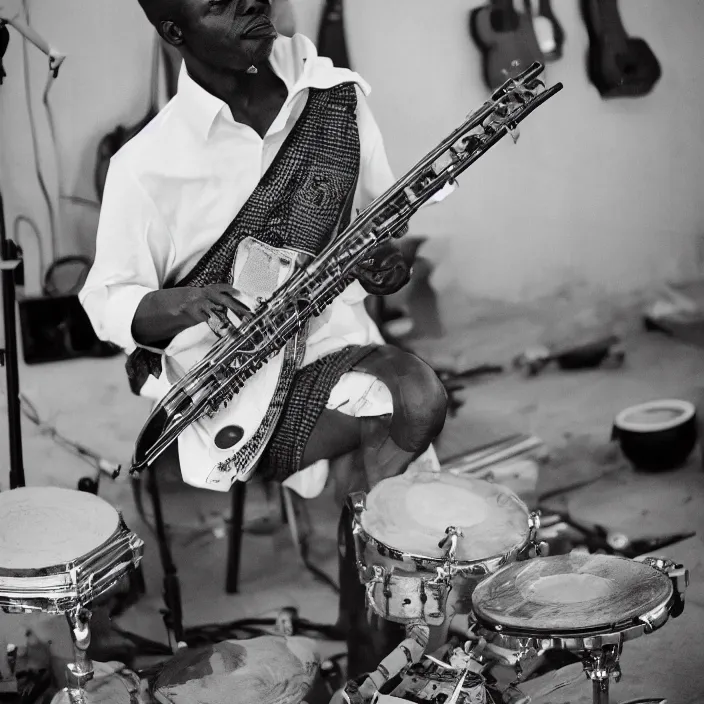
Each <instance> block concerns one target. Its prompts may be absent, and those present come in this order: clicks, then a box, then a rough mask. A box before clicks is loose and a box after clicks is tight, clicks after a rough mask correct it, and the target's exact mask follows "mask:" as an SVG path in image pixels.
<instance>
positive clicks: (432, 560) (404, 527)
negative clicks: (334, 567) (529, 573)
mask: <svg viewBox="0 0 704 704" xmlns="http://www.w3.org/2000/svg"><path fill="white" fill-rule="evenodd" d="M357 496H358V497H360V498H359V499H355V500H354V503H355V518H354V534H355V542H356V545H357V553H358V562H359V563H360V567H361V569H362V571H363V576H362V579H363V581H365V582H366V583H367V595H368V599H369V601H370V602H371V603H370V606H372V608H373V609H374V610H375V611H376V612H377V613H378V614H379V615H380V616H382V617H383V618H385V619H387V620H390V621H394V622H396V623H411V622H415V621H418V620H421V621H423V622H426V623H428V624H429V625H440V624H441V623H443V622H444V620H445V616H446V613H447V609H448V606H449V604H448V601H447V599H448V596H450V589H451V590H452V595H451V599H452V601H451V607H452V609H453V610H454V612H455V613H460V614H464V613H469V612H470V610H471V593H472V591H473V590H474V587H475V586H476V585H477V584H478V583H479V581H480V580H482V579H484V578H485V577H486V576H487V575H489V574H492V573H493V572H496V570H498V569H499V568H501V567H502V566H504V565H506V564H508V563H510V562H513V561H515V560H516V559H517V557H518V555H519V553H520V552H521V551H522V550H524V549H525V548H526V547H527V545H528V544H529V543H530V541H531V540H532V538H533V536H534V530H535V527H536V521H537V517H536V516H534V515H532V514H530V513H529V511H528V509H527V507H526V505H525V504H524V503H523V502H522V501H521V500H520V499H519V498H518V497H517V496H516V494H514V493H513V492H512V491H511V490H510V489H507V488H505V487H502V486H499V485H497V484H492V483H490V482H487V481H483V480H479V479H474V478H471V477H466V476H455V475H452V474H448V473H441V472H437V473H436V472H419V473H413V474H412V473H406V474H404V475H401V476H398V477H392V478H390V479H385V480H383V481H381V482H379V484H377V486H375V487H374V488H373V489H372V491H371V492H370V493H369V494H368V495H364V494H361V495H357ZM450 527H453V528H454V529H456V530H457V531H458V535H457V537H456V538H453V540H447V541H446V542H445V543H444V544H443V546H442V547H440V545H439V544H440V543H441V542H442V541H443V540H444V539H446V538H447V537H448V535H447V529H448V528H450ZM453 542H454V554H450V555H448V550H449V549H450V546H451V545H452V543H453Z"/></svg>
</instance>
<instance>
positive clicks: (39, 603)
mask: <svg viewBox="0 0 704 704" xmlns="http://www.w3.org/2000/svg"><path fill="white" fill-rule="evenodd" d="M113 547H114V548H115V549H114V550H112V551H110V552H107V553H104V555H103V558H107V559H103V560H99V561H96V562H93V563H84V564H83V565H81V567H80V568H77V570H76V571H74V572H73V573H63V574H62V575H53V577H54V580H55V581H53V582H51V581H50V583H48V584H39V585H35V586H34V588H33V589H30V588H28V587H29V585H27V584H22V582H27V581H29V580H26V579H22V578H19V579H17V578H16V581H15V584H12V583H9V582H8V579H7V578H6V579H4V580H3V579H2V578H0V609H2V610H3V611H5V612H7V613H16V612H22V613H28V612H34V611H39V612H43V613H50V614H63V613H65V612H67V611H70V610H71V609H73V608H75V607H76V606H78V605H83V606H86V605H88V604H90V603H91V602H93V601H95V599H98V598H99V597H101V596H102V595H103V594H105V593H106V592H108V591H109V590H110V589H112V588H113V587H114V586H115V585H116V584H118V583H119V582H120V581H121V580H122V579H124V578H125V576H126V575H127V574H128V573H129V570H130V567H133V568H135V569H136V568H137V566H138V565H139V563H140V562H141V560H142V557H143V556H144V541H143V540H141V538H139V537H138V536H137V535H136V534H135V533H132V532H127V533H125V534H124V535H123V536H122V538H121V539H120V541H119V545H118V544H115V545H114V546H113ZM35 577H36V575H35ZM60 577H63V581H60ZM44 579H46V577H45V578H44Z"/></svg>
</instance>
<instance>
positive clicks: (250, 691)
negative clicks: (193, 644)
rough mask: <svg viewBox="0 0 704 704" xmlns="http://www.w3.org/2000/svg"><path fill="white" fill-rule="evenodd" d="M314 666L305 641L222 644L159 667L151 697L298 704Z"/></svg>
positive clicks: (172, 703) (177, 701) (173, 702)
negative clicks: (160, 668)
mask: <svg viewBox="0 0 704 704" xmlns="http://www.w3.org/2000/svg"><path fill="white" fill-rule="evenodd" d="M319 662H320V657H319V654H318V652H317V649H316V646H315V643H314V642H313V641H312V640H310V639H308V638H301V637H298V636H292V637H288V638H285V637H276V636H262V637H259V638H252V639H250V640H243V641H236V640H226V641H223V642H221V643H217V644H215V645H207V646H204V647H202V648H194V649H189V650H183V651H182V652H180V653H178V654H177V655H176V656H174V657H173V658H172V659H171V660H169V661H168V662H167V663H166V665H164V668H163V670H162V671H161V673H160V674H159V675H158V676H157V678H156V680H155V681H154V685H153V687H152V691H153V695H154V699H155V701H156V702H159V704H194V702H199V704H300V703H301V702H303V700H304V698H305V696H306V695H307V694H308V692H309V691H310V689H311V688H312V686H313V683H314V681H315V679H316V677H317V674H318V668H319Z"/></svg>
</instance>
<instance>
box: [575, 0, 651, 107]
mask: <svg viewBox="0 0 704 704" xmlns="http://www.w3.org/2000/svg"><path fill="white" fill-rule="evenodd" d="M581 10H582V16H583V18H584V23H585V25H586V27H587V33H588V35H589V51H588V55H587V72H588V74H589V80H590V81H591V82H592V83H593V84H594V85H595V86H596V87H597V89H598V90H599V93H600V94H601V96H602V97H603V98H621V97H638V96H643V95H647V94H648V93H650V91H652V89H653V88H654V87H655V84H656V83H657V82H658V81H659V80H660V77H661V75H662V69H661V68H660V62H659V61H658V59H657V57H656V56H655V54H654V53H653V51H652V49H651V48H650V47H649V46H648V44H647V43H646V42H645V41H644V40H643V39H640V38H636V37H630V36H629V35H628V33H627V32H626V29H625V28H624V26H623V21H622V19H621V14H620V12H619V9H618V2H617V0H581Z"/></svg>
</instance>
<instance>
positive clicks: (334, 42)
mask: <svg viewBox="0 0 704 704" xmlns="http://www.w3.org/2000/svg"><path fill="white" fill-rule="evenodd" d="M318 54H319V55H320V56H326V57H327V58H329V59H332V62H333V64H335V66H337V67H338V68H351V64H350V57H349V52H348V51H347V40H346V39H345V15H344V9H343V0H326V3H325V7H324V8H323V16H322V19H321V20H320V29H319V31H318Z"/></svg>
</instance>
